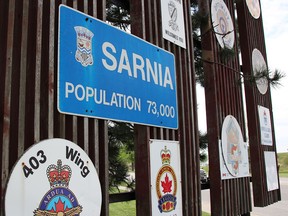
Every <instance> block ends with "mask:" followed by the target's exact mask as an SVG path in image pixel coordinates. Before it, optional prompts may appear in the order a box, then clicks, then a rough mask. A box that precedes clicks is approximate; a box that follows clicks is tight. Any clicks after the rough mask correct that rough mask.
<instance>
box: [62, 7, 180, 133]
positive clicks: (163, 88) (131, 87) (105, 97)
mask: <svg viewBox="0 0 288 216" xmlns="http://www.w3.org/2000/svg"><path fill="white" fill-rule="evenodd" d="M59 13H60V18H59V47H58V49H59V50H58V55H59V56H58V110H59V111H60V112H62V113H65V114H72V115H79V116H87V117H95V118H102V119H112V120H118V121H125V122H132V123H137V124H144V125H151V126H158V127H166V128H172V129H177V128H178V108H177V92H176V89H177V87H176V76H175V60H174V55H173V54H172V53H169V52H167V51H165V50H163V49H161V48H159V47H156V46H154V45H152V44H150V43H148V42H146V41H144V40H142V39H140V38H137V37H135V36H133V35H131V34H127V33H126V32H124V31H121V30H119V29H117V28H114V27H112V26H110V25H108V24H106V23H104V22H102V21H100V20H97V19H95V18H93V17H91V16H88V15H86V14H83V13H81V12H79V11H76V10H74V9H72V8H69V7H67V6H64V5H61V6H60V8H59Z"/></svg>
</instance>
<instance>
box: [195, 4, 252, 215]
mask: <svg viewBox="0 0 288 216" xmlns="http://www.w3.org/2000/svg"><path fill="white" fill-rule="evenodd" d="M224 2H225V4H226V5H227V8H228V10H229V11H230V15H231V18H232V22H233V25H234V27H235V26H236V25H235V17H234V1H233V0H226V1H224ZM198 4H199V10H200V14H201V16H202V17H203V19H205V21H203V22H202V27H201V35H202V58H203V66H204V73H205V97H206V113H207V133H208V143H209V144H208V151H209V176H210V200H211V213H212V215H219V216H225V215H227V216H230V215H245V214H249V213H250V211H251V194H250V181H249V179H250V178H249V177H244V178H239V179H237V178H235V179H227V180H221V173H220V156H219V155H220V154H219V152H220V150H219V140H220V139H221V132H222V131H221V130H222V124H223V122H224V119H225V117H226V116H227V115H233V116H234V117H235V118H236V119H237V121H238V123H239V125H240V128H241V131H242V134H243V138H244V141H246V137H245V122H244V109H243V99H242V87H241V85H240V84H239V80H240V77H241V76H240V64H239V59H238V44H237V40H235V44H234V47H233V51H234V53H235V55H234V56H230V57H229V58H228V59H227V60H223V59H222V58H221V55H220V53H221V52H222V48H221V46H220V45H219V43H218V42H217V40H216V34H215V32H214V31H213V28H214V27H213V24H212V21H211V2H210V1H208V0H207V1H206V0H204V1H203V0H199V1H198ZM233 34H234V36H235V38H236V33H235V31H234V32H233Z"/></svg>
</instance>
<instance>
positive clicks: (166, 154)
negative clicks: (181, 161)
mask: <svg viewBox="0 0 288 216" xmlns="http://www.w3.org/2000/svg"><path fill="white" fill-rule="evenodd" d="M160 155H161V160H162V164H170V159H171V151H170V150H169V149H167V146H165V147H164V149H162V150H161V152H160Z"/></svg>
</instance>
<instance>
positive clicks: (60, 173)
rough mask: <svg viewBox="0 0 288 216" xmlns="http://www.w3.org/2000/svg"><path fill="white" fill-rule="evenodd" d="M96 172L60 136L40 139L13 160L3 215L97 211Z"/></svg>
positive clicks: (84, 156) (80, 152) (80, 151)
mask: <svg viewBox="0 0 288 216" xmlns="http://www.w3.org/2000/svg"><path fill="white" fill-rule="evenodd" d="M101 203H102V194H101V187H100V182H99V178H98V174H97V172H96V169H95V167H94V164H93V162H92V161H91V160H90V158H89V157H88V155H87V154H86V153H85V152H84V150H83V149H82V148H80V147H79V146H78V145H76V144H75V143H72V142H71V141H68V140H64V139H49V140H44V141H41V142H39V143H37V144H35V145H33V146H32V147H31V148H29V149H28V150H27V151H26V152H25V153H24V154H23V155H22V157H21V158H20V159H19V160H18V162H17V163H16V164H15V166H14V168H13V170H12V173H11V176H10V178H9V181H8V185H7V191H6V195H5V215H7V216H14V215H24V216H28V215H100V212H101Z"/></svg>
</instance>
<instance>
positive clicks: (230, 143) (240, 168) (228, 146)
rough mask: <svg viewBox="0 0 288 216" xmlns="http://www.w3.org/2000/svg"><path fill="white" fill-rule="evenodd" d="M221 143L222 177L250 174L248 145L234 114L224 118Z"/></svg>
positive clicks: (237, 176)
mask: <svg viewBox="0 0 288 216" xmlns="http://www.w3.org/2000/svg"><path fill="white" fill-rule="evenodd" d="M221 139H222V140H221V142H220V143H219V154H220V155H219V157H220V167H221V179H231V178H240V177H246V176H249V175H250V174H249V159H248V147H247V145H246V144H245V143H244V141H243V136H242V132H241V128H240V125H239V124H238V121H237V119H236V118H235V117H234V116H232V115H227V116H226V117H225V119H224V122H223V125H222V131H221Z"/></svg>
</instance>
